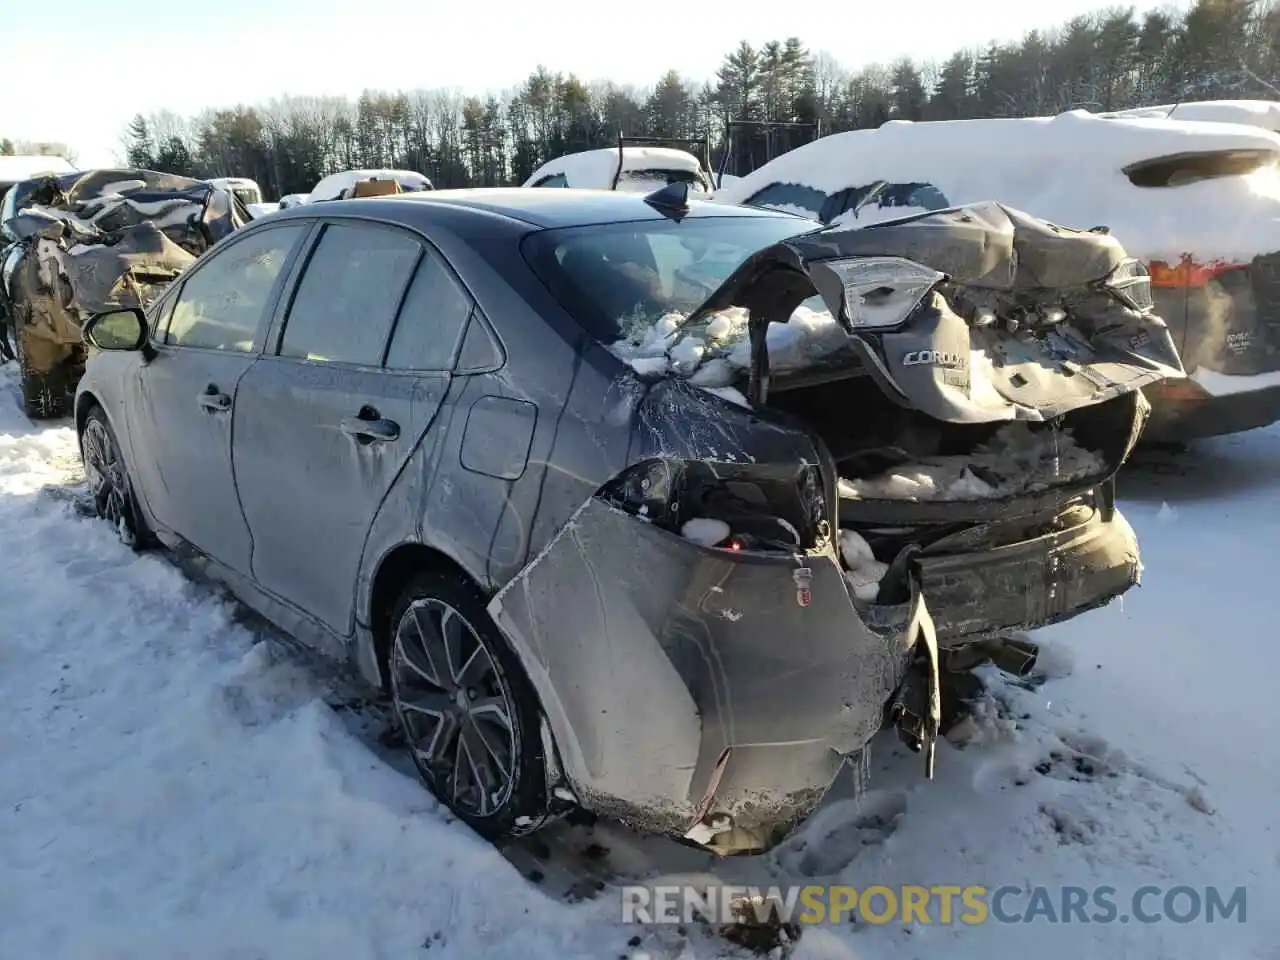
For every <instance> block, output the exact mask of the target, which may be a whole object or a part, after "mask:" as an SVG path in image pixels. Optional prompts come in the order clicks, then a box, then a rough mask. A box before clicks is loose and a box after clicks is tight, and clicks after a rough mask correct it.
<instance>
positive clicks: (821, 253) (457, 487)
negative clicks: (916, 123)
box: [75, 184, 1180, 854]
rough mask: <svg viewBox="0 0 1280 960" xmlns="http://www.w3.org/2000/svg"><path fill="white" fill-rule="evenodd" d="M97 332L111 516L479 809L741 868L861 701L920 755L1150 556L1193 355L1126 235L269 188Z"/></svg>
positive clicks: (506, 824) (597, 198) (779, 824)
mask: <svg viewBox="0 0 1280 960" xmlns="http://www.w3.org/2000/svg"><path fill="white" fill-rule="evenodd" d="M232 293H234V294H235V296H234V298H232V297H230V296H229V295H230V294H232ZM797 317H799V319H798V320H797V319H796V318H797ZM85 333H86V337H87V338H88V340H89V341H90V342H91V343H93V344H94V345H95V346H96V347H97V348H98V349H97V351H96V352H95V353H94V354H93V355H92V357H91V358H90V361H89V364H88V368H87V370H86V373H85V376H84V379H83V380H82V381H81V384H80V389H79V392H78V395H77V398H76V407H75V423H76V429H77V432H78V434H79V437H80V445H81V452H82V456H83V458H84V463H85V472H86V476H87V478H88V486H89V489H90V492H91V493H92V496H93V502H94V505H95V507H96V509H97V511H98V512H99V514H101V515H102V516H103V517H105V518H107V519H109V520H110V522H111V523H112V524H113V526H114V527H115V529H116V530H117V531H118V532H119V533H120V534H121V536H122V537H123V538H124V539H125V541H126V542H128V543H131V544H133V545H134V546H136V547H139V548H141V547H145V546H147V545H151V544H155V543H159V544H162V545H164V546H166V547H168V548H170V549H172V550H175V551H178V553H179V554H180V555H181V556H184V557H187V558H189V559H191V560H192V561H194V562H195V564H196V566H197V567H198V568H199V569H200V570H202V571H204V572H205V573H206V574H208V575H210V576H213V577H214V578H216V579H218V580H220V581H221V582H222V583H224V584H226V585H227V586H228V587H229V588H230V589H231V590H232V591H233V592H234V593H235V594H236V595H237V596H238V597H240V599H242V600H243V601H244V602H245V603H246V604H248V605H249V606H250V607H252V608H254V609H255V610H257V611H258V612H260V613H261V614H263V615H264V616H266V617H267V618H268V619H270V620H272V621H274V622H275V623H276V624H277V625H278V626H280V627H281V628H282V629H283V630H285V631H287V632H288V633H289V634H291V635H292V636H294V637H296V638H298V639H299V640H301V641H302V642H304V643H306V644H308V645H310V646H313V647H315V648H317V649H319V650H322V651H324V652H326V653H329V654H330V655H332V656H334V657H336V658H339V659H341V660H344V661H347V662H349V663H352V664H354V666H355V667H356V668H357V669H358V671H359V673H360V674H361V675H362V676H363V677H364V678H366V679H367V680H368V681H369V682H370V683H372V684H375V685H376V686H378V687H379V688H381V689H382V690H383V691H385V693H386V695H387V696H388V697H389V699H390V702H391V704H392V706H393V708H394V709H393V712H394V716H395V718H396V722H397V725H398V727H399V730H400V733H401V734H402V736H403V739H404V741H405V743H406V744H407V747H408V750H409V752H410V755H411V756H412V758H413V760H414V762H415V764H416V766H417V769H418V771H419V773H420V774H421V776H422V779H423V780H424V782H425V783H426V784H427V786H428V787H429V788H430V789H431V790H432V791H433V792H434V793H435V795H436V796H437V797H438V798H439V799H440V800H441V802H442V803H444V804H445V805H447V806H448V807H449V808H450V809H451V810H452V811H454V812H455V813H456V814H457V815H458V816H459V817H460V818H461V819H462V820H463V821H465V822H466V823H467V824H469V825H470V826H472V827H473V828H474V829H475V830H477V831H478V832H480V833H481V834H483V835H484V836H487V837H490V838H494V839H501V838H505V837H510V836H514V835H520V834H524V833H528V832H530V831H533V830H535V829H537V828H538V827H540V826H541V825H543V824H545V823H546V822H548V820H550V819H551V818H554V817H557V816H560V815H563V814H566V813H569V812H571V811H573V810H575V809H578V808H582V809H586V810H589V811H593V812H595V813H602V814H608V815H612V816H615V817H618V818H620V819H622V820H624V821H626V822H629V823H631V824H633V825H635V826H637V827H639V828H642V829H647V830H654V831H659V832H662V833H665V834H669V835H672V836H675V837H677V838H681V839H683V840H685V841H687V842H690V843H694V844H699V845H701V846H703V847H704V848H706V849H710V850H713V851H716V852H718V853H725V854H728V853H739V852H744V851H755V850H762V849H767V848H769V847H770V846H772V845H773V844H775V843H776V842H777V841H778V840H779V839H780V838H781V837H782V836H783V835H785V834H786V833H787V832H788V831H789V830H790V829H791V828H792V827H793V826H794V825H795V824H796V823H798V822H799V821H800V820H802V819H803V818H804V817H805V816H807V815H808V814H809V812H810V811H812V810H813V808H814V807H815V806H816V805H817V804H818V803H819V802H820V800H821V799H822V797H823V795H824V793H825V792H826V790H827V789H828V787H829V785H830V784H831V783H832V781H833V779H834V778H835V777H836V775H837V773H838V772H839V771H840V770H841V769H842V767H843V766H844V765H845V764H847V763H850V762H853V763H858V762H863V761H865V758H866V757H867V753H866V750H867V744H868V742H869V741H870V740H871V738H872V737H873V736H874V735H875V734H876V733H877V731H879V730H881V729H882V728H885V727H886V726H887V727H896V728H897V729H898V731H899V733H900V734H901V735H902V736H903V737H904V738H906V739H907V741H908V742H909V743H910V744H911V745H912V746H913V747H917V748H918V749H919V750H920V751H921V752H922V753H923V754H924V756H925V757H926V760H927V763H926V770H925V772H926V773H931V772H932V756H933V753H932V745H933V743H934V739H935V737H936V736H937V733H938V730H939V727H940V724H941V716H942V710H943V706H944V697H946V696H947V693H946V690H947V685H946V683H945V678H944V674H945V673H946V671H948V670H952V669H954V670H960V671H963V670H966V669H968V667H969V666H971V665H973V664H975V663H977V662H980V661H982V660H983V659H985V658H986V656H987V655H988V652H989V651H994V650H995V648H996V645H997V641H998V640H999V639H1000V638H1003V637H1006V636H1007V635H1008V634H1009V633H1010V632H1011V631H1014V630H1023V629H1029V628H1032V627H1036V626H1039V625H1041V624H1045V623H1050V622H1053V621H1055V620H1062V619H1065V618H1067V617H1071V616H1074V615H1075V614H1077V613H1079V612H1081V611H1083V610H1086V609H1089V608H1091V607H1094V606H1098V605H1101V604H1103V603H1105V602H1107V601H1108V600H1110V599H1111V598H1113V597H1116V596H1119V595H1121V594H1123V593H1124V592H1125V591H1126V590H1128V589H1129V588H1130V587H1131V586H1132V585H1133V584H1135V583H1136V582H1137V581H1138V577H1139V573H1140V569H1141V568H1140V563H1139V555H1138V545H1137V543H1136V541H1135V538H1134V534H1133V531H1132V530H1131V529H1130V528H1129V526H1128V525H1127V524H1126V523H1125V521H1124V519H1123V517H1122V516H1121V514H1120V513H1119V511H1117V510H1116V508H1115V501H1114V487H1113V484H1112V480H1113V478H1114V476H1115V474H1116V471H1117V470H1118V469H1119V468H1120V465H1121V464H1122V463H1123V461H1124V460H1125V457H1126V456H1127V454H1128V452H1129V451H1130V449H1131V448H1132V447H1133V444H1134V442H1135V441H1136V440H1137V438H1138V436H1139V434H1140V433H1141V431H1142V428H1143V423H1144V420H1145V417H1146V414H1147V409H1148V408H1147V407H1146V405H1145V402H1144V401H1143V399H1142V394H1141V392H1140V391H1141V388H1142V387H1143V386H1145V385H1147V384H1149V383H1153V382H1156V381H1158V380H1160V379H1161V378H1163V377H1166V376H1171V375H1177V374H1178V373H1179V370H1180V368H1179V366H1178V358H1177V354H1176V352H1175V351H1174V349H1173V347H1172V344H1171V342H1170V339H1169V335H1168V331H1167V329H1166V328H1165V326H1164V324H1163V322H1162V321H1160V320H1159V319H1158V318H1157V317H1156V316H1154V315H1153V314H1152V312H1151V304H1150V297H1149V291H1148V290H1147V277H1146V274H1145V271H1144V270H1143V269H1142V267H1141V265H1139V264H1136V263H1134V262H1133V261H1131V260H1130V259H1128V258H1127V257H1126V256H1125V253H1124V251H1123V250H1122V249H1121V248H1120V246H1119V245H1118V244H1117V243H1116V241H1115V240H1114V239H1112V238H1110V237H1107V236H1104V235H1100V234H1094V233H1081V232H1078V231H1071V230H1064V229H1061V228H1056V227H1052V226H1050V225H1048V224H1046V223H1043V222H1042V221H1039V220H1036V219H1034V218H1032V217H1029V216H1026V215H1025V214H1022V213H1019V212H1017V211H1014V210H1009V209H1006V208H1004V207H1001V206H1000V205H998V204H984V205H976V206H973V207H969V208H965V209H960V210H952V211H942V212H938V213H934V214H930V215H928V216H923V217H919V218H916V219H913V220H910V221H902V222H899V223H894V224H884V225H881V226H879V227H876V228H872V229H865V230H843V229H838V228H837V229H820V228H819V225H818V224H816V223H815V222H813V221H810V220H806V219H803V218H800V217H795V216H791V215H788V214H782V213H776V212H772V211H765V210H758V209H751V208H746V207H735V206H729V205H718V204H713V203H706V202H700V201H696V200H691V199H690V198H689V196H688V192H687V189H686V188H685V187H684V186H683V185H681V184H676V185H669V186H666V187H664V188H662V189H661V190H660V191H658V192H656V193H655V194H653V195H650V196H648V197H645V196H639V195H634V194H626V193H606V192H592V191H582V192H570V191H548V190H537V189H514V188H507V189H475V190H446V191H438V192H431V193H419V194H417V195H410V196H403V197H384V198H379V199H352V200H348V201H344V202H343V203H339V204H322V205H313V204H306V205H303V206H300V207H296V208H293V209H290V210H282V211H280V212H279V213H277V214H275V215H274V216H272V217H271V218H270V219H268V220H263V221H260V222H257V223H253V224H250V225H249V226H248V227H246V228H245V229H244V230H242V231H240V232H239V233H238V235H236V236H235V237H232V238H231V239H230V240H228V241H227V242H226V243H225V244H223V245H222V246H220V247H219V248H218V249H216V250H214V251H212V252H210V253H209V254H207V255H205V256H204V257H203V258H201V260H200V261H198V262H197V263H196V264H195V265H194V266H193V267H192V268H191V269H190V270H188V271H187V272H186V273H185V274H184V275H183V276H182V277H181V278H180V279H179V280H178V281H177V282H176V283H174V284H172V285H171V286H170V287H169V288H168V289H167V290H166V291H165V292H164V293H163V294H162V295H161V297H160V298H159V299H158V300H157V301H156V302H155V303H154V304H152V306H151V307H150V308H149V309H147V310H145V311H143V310H124V311H112V312H108V313H103V314H99V315H97V316H95V317H92V318H91V319H90V320H89V322H88V324H87V325H86V328H85ZM1015 434H1016V435H1015ZM930 471H932V474H931V476H932V477H933V479H932V480H931V481H930V483H931V484H932V491H933V492H932V493H930V494H928V495H926V493H925V492H924V490H925V487H926V483H925V480H924V477H925V475H926V474H930ZM894 476H898V477H900V479H898V480H895V479H894ZM317 543H323V544H324V545H325V549H324V550H317V549H315V544H317ZM1016 651H1017V648H1016V647H1015V652H1016ZM1021 653H1022V656H1023V660H1022V662H1023V663H1024V664H1025V663H1028V662H1030V660H1031V659H1033V658H1034V654H1035V651H1034V648H1033V647H1031V646H1029V645H1027V644H1022V646H1021ZM991 655H992V656H993V657H994V654H993V653H992V654H991ZM997 662H998V663H1000V662H1003V663H1010V660H1009V658H1007V657H1006V658H1005V659H1004V660H1003V661H1001V660H997ZM1014 669H1017V667H1014Z"/></svg>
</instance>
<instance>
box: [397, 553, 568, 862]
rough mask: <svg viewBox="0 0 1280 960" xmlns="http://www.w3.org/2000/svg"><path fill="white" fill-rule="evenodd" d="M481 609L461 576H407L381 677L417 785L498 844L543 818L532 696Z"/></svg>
mask: <svg viewBox="0 0 1280 960" xmlns="http://www.w3.org/2000/svg"><path fill="white" fill-rule="evenodd" d="M485 606H486V604H485V598H484V595H483V593H481V591H480V590H479V589H478V588H477V587H476V586H475V584H473V583H472V582H471V581H470V580H468V579H467V578H466V577H465V576H464V575H462V574H460V573H454V572H446V571H431V572H424V573H420V574H418V575H416V576H414V577H413V578H412V579H411V580H410V581H409V583H408V584H407V585H406V586H405V588H404V589H403V590H402V591H401V593H400V596H399V597H398V598H397V600H396V602H395V603H394V604H393V606H392V608H391V614H390V617H389V619H388V629H389V631H390V635H389V643H388V644H387V676H388V680H389V686H390V691H391V699H392V704H393V706H394V712H395V716H396V722H397V725H398V726H399V729H400V733H401V735H402V736H403V738H404V742H405V745H406V748H407V749H408V750H409V754H410V756H411V758H412V759H413V762H414V766H416V767H417V769H418V773H419V775H420V776H421V777H422V780H423V783H425V784H426V786H427V788H428V789H429V790H430V791H431V792H432V793H433V794H434V795H435V796H436V798H437V799H438V800H439V801H440V802H441V803H443V804H444V805H445V806H446V807H448V808H449V809H450V811H452V812H453V814H454V815H455V816H457V817H458V818H459V819H461V820H462V821H463V822H465V823H466V824H467V825H468V826H470V827H471V828H472V829H473V830H475V831H476V833H478V834H480V835H481V836H483V837H485V838H486V839H488V840H490V841H493V842H499V841H502V840H505V839H509V838H511V837H515V836H521V835H524V834H527V833H531V832H532V831H534V830H536V829H537V828H538V827H540V826H542V825H543V824H544V823H546V822H547V821H548V820H549V819H551V818H550V816H549V814H548V797H547V785H546V757H545V755H544V748H543V743H542V737H541V708H540V707H539V704H538V699H537V695H536V694H535V692H534V690H533V686H532V684H530V682H529V680H528V677H527V676H526V675H525V672H524V670H523V668H522V667H521V665H520V662H519V660H518V659H517V658H516V656H515V654H514V653H513V652H512V650H511V648H510V646H509V645H508V644H507V641H506V639H505V638H504V637H503V635H502V633H501V631H499V630H498V628H497V626H496V625H495V624H494V622H493V620H492V618H490V616H489V614H488V612H487V611H486V609H485Z"/></svg>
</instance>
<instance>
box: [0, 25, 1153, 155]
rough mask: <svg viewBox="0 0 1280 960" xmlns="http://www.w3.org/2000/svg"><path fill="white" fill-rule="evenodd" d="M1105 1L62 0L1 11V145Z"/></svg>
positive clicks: (972, 36)
mask: <svg viewBox="0 0 1280 960" xmlns="http://www.w3.org/2000/svg"><path fill="white" fill-rule="evenodd" d="M1105 5H1106V4H1105V3H1104V2H1099V0H1057V2H1056V3H1053V4H1044V5H1040V4H1034V3H1015V2H1012V0H968V2H957V0H900V2H882V0H804V2H802V3H795V2H786V3H783V2H764V0H741V2H739V3H737V4H733V5H731V4H728V3H701V4H699V3H690V2H688V0H640V2H636V0H594V2H583V0H555V2H549V3H538V4H535V3H529V2H527V0H486V2H477V3H457V2H439V0H428V2H422V0H418V2H401V0H380V2H374V3H367V2H352V0H341V2H339V0H255V2H250V0H218V2H216V3H215V2H204V3H194V2H190V0H170V2H168V3H157V4H154V5H152V4H146V5H142V6H132V7H128V8H125V7H121V6H120V5H118V4H110V3H104V2H103V0H60V2H59V3H57V4H55V5H53V6H52V7H50V8H42V7H41V5H40V4H35V3H20V2H18V0H9V2H8V3H7V4H5V6H6V7H8V9H6V10H5V11H4V17H3V20H4V26H3V30H2V31H0V32H2V33H3V36H4V43H3V48H4V54H3V55H0V90H2V91H4V93H3V95H2V96H0V136H7V137H11V138H13V139H23V140H57V141H63V142H65V143H68V144H69V145H70V146H71V148H72V149H73V150H74V151H75V152H76V153H77V155H78V160H79V162H80V164H81V165H83V166H96V165H102V164H109V163H112V162H114V161H115V159H116V158H115V153H116V152H117V151H118V150H119V148H120V138H121V134H122V130H123V128H124V126H125V124H127V123H128V121H129V118H130V117H132V116H133V115H134V114H135V113H151V112H154V111H158V110H161V109H169V110H173V111H175V112H177V113H181V114H193V113H196V112H198V111H199V110H201V109H203V108H205V107H212V106H228V105H233V104H236V103H259V102H264V101H266V100H269V99H271V98H273V97H276V96H280V95H281V94H286V93H288V94H295V95H307V94H315V95H319V94H347V95H355V94H358V93H359V91H360V90H361V89H363V88H367V87H371V88H380V89H406V90H408V89H414V88H421V87H426V88H431V87H450V88H457V89H460V90H462V91H464V92H467V93H484V92H486V91H491V90H492V91H499V90H503V89H506V88H508V87H511V86H514V85H515V84H517V83H519V82H520V81H521V80H522V79H523V78H524V77H525V76H526V75H527V74H528V73H529V72H530V71H531V70H532V69H533V68H534V67H535V66H537V65H538V64H539V63H543V64H545V65H547V66H548V67H550V68H551V69H553V70H562V71H565V72H570V71H572V72H574V73H576V74H578V76H579V77H581V78H582V79H584V80H587V81H590V80H594V79H601V78H609V79H613V80H615V81H617V82H619V83H634V84H637V85H645V84H649V83H652V82H653V81H654V80H655V79H656V78H657V77H658V75H659V74H661V73H662V72H663V71H664V70H666V69H668V68H674V69H676V70H679V71H680V72H681V73H682V74H685V75H686V76H688V77H689V78H691V79H695V80H698V81H701V80H703V79H706V78H709V77H710V76H712V75H713V73H714V71H715V69H716V67H717V66H718V64H719V63H720V60H721V58H722V57H723V55H724V54H725V53H726V52H727V51H728V50H729V49H730V48H731V47H733V46H734V45H735V44H736V43H737V42H738V41H739V40H744V39H745V40H747V41H749V42H751V43H754V44H759V43H762V42H764V41H766V40H769V39H773V38H777V39H782V38H784V37H787V36H798V37H800V38H801V39H802V40H803V41H804V42H805V43H806V44H807V45H808V46H809V47H810V49H812V50H814V51H815V52H817V51H826V52H828V53H830V54H831V55H833V56H834V57H835V58H836V59H838V60H839V61H840V62H841V63H842V64H843V65H844V66H845V67H848V68H857V67H859V66H862V65H865V64H867V63H872V62H876V61H880V62H888V61H890V60H893V59H895V58H896V57H899V56H902V55H904V54H908V55H911V56H912V57H913V58H915V59H918V60H926V59H940V58H943V57H945V56H947V55H948V54H949V53H951V52H952V51H953V50H955V49H957V48H959V47H967V46H975V45H979V44H983V43H985V42H986V41H988V40H991V39H1014V38H1017V37H1020V36H1021V35H1022V34H1023V33H1025V32H1026V31H1027V30H1030V29H1033V28H1043V27H1051V26H1055V25H1057V24H1059V23H1061V22H1063V21H1064V20H1067V19H1068V18H1070V17H1072V16H1075V15H1076V14H1079V13H1086V12H1089V11H1091V10H1095V9H1099V8H1100V7H1103V6H1105ZM1160 5H1163V4H1155V3H1137V4H1136V6H1137V7H1138V9H1139V10H1143V9H1148V8H1150V7H1154V6H1160ZM161 11H167V15H165V16H164V17H163V18H162V17H161ZM696 11H703V13H702V15H701V16H699V15H698V14H697V13H696ZM54 30H57V31H58V34H59V35H57V36H55V35H53V31H54Z"/></svg>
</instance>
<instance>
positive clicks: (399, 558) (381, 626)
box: [359, 541, 489, 690]
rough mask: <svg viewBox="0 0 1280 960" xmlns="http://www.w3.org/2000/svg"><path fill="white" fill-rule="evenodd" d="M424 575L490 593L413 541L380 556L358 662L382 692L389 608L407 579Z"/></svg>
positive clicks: (468, 573)
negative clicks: (451, 577) (462, 581)
mask: <svg viewBox="0 0 1280 960" xmlns="http://www.w3.org/2000/svg"><path fill="white" fill-rule="evenodd" d="M423 572H432V573H453V574H457V575H458V576H461V577H464V578H466V579H467V580H468V581H470V582H471V583H473V584H474V585H475V586H476V587H477V588H478V589H480V590H481V591H482V592H483V593H485V595H486V596H487V595H488V593H489V591H488V590H486V589H485V588H484V584H483V580H482V579H481V578H480V577H478V576H476V575H475V573H473V572H472V571H470V570H468V569H467V568H466V567H464V566H463V565H462V564H461V563H459V562H458V561H457V560H456V559H455V558H454V557H452V556H450V555H449V554H447V553H445V552H444V551H443V550H440V549H438V548H436V547H432V546H429V545H427V544H425V543H418V542H416V541H414V542H408V543H401V544H398V545H396V546H395V547H392V548H391V549H390V550H388V551H387V552H386V553H385V554H383V555H382V557H381V558H380V559H379V560H378V563H377V566H376V567H375V568H374V570H373V575H372V576H371V577H370V578H369V593H368V603H367V604H366V607H365V609H366V611H367V617H366V622H367V623H368V625H369V629H368V636H367V637H366V638H365V640H364V641H363V643H364V644H365V645H366V646H367V647H368V649H367V650H366V651H362V655H361V656H360V658H359V662H360V663H361V664H362V665H363V666H362V672H363V673H365V674H369V673H370V668H372V670H373V674H372V676H369V679H371V680H372V679H375V678H376V681H377V686H379V687H380V688H382V689H383V690H385V689H387V672H386V665H387V657H388V655H389V654H390V652H391V630H390V626H391V625H390V622H389V618H390V614H391V605H392V604H393V603H395V600H396V597H398V596H399V595H400V591H401V590H403V589H404V587H405V584H407V583H408V582H409V579H410V578H411V577H413V576H414V575H416V574H419V573H423Z"/></svg>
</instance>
